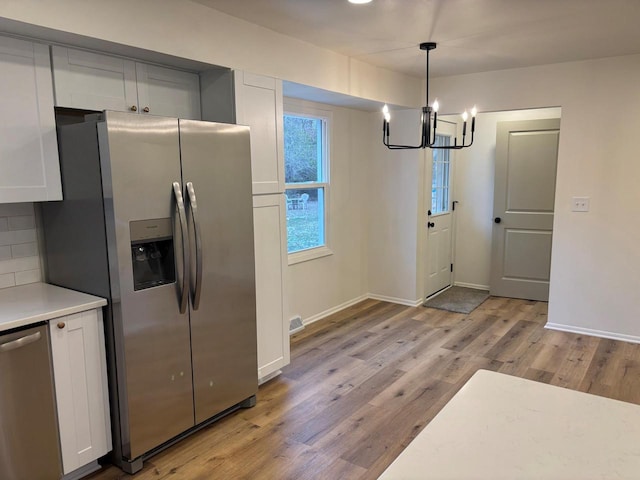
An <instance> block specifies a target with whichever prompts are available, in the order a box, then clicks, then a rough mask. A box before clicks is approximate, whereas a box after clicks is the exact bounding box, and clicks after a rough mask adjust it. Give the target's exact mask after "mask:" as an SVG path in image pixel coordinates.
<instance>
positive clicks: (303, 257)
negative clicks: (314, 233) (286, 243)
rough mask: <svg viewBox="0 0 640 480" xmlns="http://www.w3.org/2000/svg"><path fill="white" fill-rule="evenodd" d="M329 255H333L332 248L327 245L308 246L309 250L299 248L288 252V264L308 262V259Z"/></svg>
mask: <svg viewBox="0 0 640 480" xmlns="http://www.w3.org/2000/svg"><path fill="white" fill-rule="evenodd" d="M329 255H333V250H331V249H329V248H328V247H316V248H310V249H309V250H301V251H299V252H295V253H290V254H289V265H295V264H296V263H302V262H308V261H309V260H314V259H316V258H322V257H327V256H329Z"/></svg>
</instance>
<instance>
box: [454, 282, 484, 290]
mask: <svg viewBox="0 0 640 480" xmlns="http://www.w3.org/2000/svg"><path fill="white" fill-rule="evenodd" d="M453 284H454V285H455V286H456V287H466V288H475V289H476V290H489V285H479V284H477V283H466V282H453Z"/></svg>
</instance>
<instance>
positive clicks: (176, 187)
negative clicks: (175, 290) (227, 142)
mask: <svg viewBox="0 0 640 480" xmlns="http://www.w3.org/2000/svg"><path fill="white" fill-rule="evenodd" d="M173 194H174V195H175V197H176V205H177V207H178V217H180V237H181V238H182V285H181V286H180V290H181V291H182V292H181V294H180V313H184V312H186V311H187V302H188V301H189V290H188V288H189V283H188V282H189V280H188V279H187V266H188V264H189V256H188V255H187V248H188V243H187V242H188V239H187V215H186V213H185V211H184V201H183V199H182V190H181V189H180V184H179V183H178V182H173Z"/></svg>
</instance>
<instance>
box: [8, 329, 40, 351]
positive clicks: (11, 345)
mask: <svg viewBox="0 0 640 480" xmlns="http://www.w3.org/2000/svg"><path fill="white" fill-rule="evenodd" d="M41 336H42V335H40V332H36V333H32V334H31V335H25V336H24V337H20V338H18V339H16V340H12V341H10V342H7V343H3V344H0V353H3V352H9V351H11V350H15V349H16V348H20V347H24V346H26V345H29V344H30V343H33V342H37V341H38V340H40V337H41Z"/></svg>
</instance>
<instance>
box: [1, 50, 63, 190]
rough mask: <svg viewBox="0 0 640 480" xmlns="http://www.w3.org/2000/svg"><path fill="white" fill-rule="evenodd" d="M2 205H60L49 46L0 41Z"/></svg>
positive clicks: (58, 165)
mask: <svg viewBox="0 0 640 480" xmlns="http://www.w3.org/2000/svg"><path fill="white" fill-rule="evenodd" d="M0 72H1V73H0V172H1V173H0V203H7V202H37V201H43V200H62V188H61V185H60V163H59V162H58V143H57V140H56V126H55V119H54V115H53V86H52V82H51V65H50V62H49V47H48V46H46V45H41V44H38V43H32V42H26V41H24V40H17V39H15V38H8V37H0Z"/></svg>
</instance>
